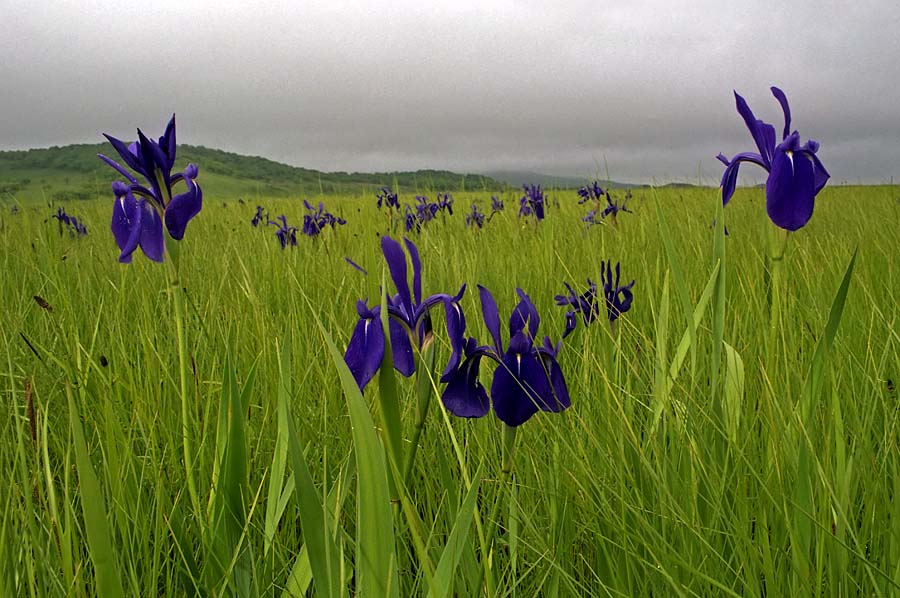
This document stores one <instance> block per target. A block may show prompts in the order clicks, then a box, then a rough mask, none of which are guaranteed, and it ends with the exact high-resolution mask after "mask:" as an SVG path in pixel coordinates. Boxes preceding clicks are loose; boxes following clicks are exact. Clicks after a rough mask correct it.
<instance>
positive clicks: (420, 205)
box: [416, 195, 440, 224]
mask: <svg viewBox="0 0 900 598" xmlns="http://www.w3.org/2000/svg"><path fill="white" fill-rule="evenodd" d="M439 210H440V206H439V205H438V204H436V203H432V202H430V201H429V200H428V198H427V197H425V196H423V195H416V216H417V217H418V219H419V222H421V223H422V224H425V223H427V222H431V220H433V219H434V217H435V216H437V213H438V211H439Z"/></svg>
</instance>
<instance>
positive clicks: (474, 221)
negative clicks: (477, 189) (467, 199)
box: [466, 203, 484, 228]
mask: <svg viewBox="0 0 900 598" xmlns="http://www.w3.org/2000/svg"><path fill="white" fill-rule="evenodd" d="M466 226H474V227H477V228H482V227H483V226H484V214H482V213H481V212H479V211H478V204H477V203H473V204H472V211H471V212H469V213H468V214H466Z"/></svg>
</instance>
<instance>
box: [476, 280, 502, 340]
mask: <svg viewBox="0 0 900 598" xmlns="http://www.w3.org/2000/svg"><path fill="white" fill-rule="evenodd" d="M478 295H479V297H480V298H481V315H482V317H483V318H484V325H485V326H486V327H487V329H488V332H490V333H491V337H492V338H493V339H494V349H496V351H497V354H498V355H499V354H501V353H503V342H502V339H501V338H500V310H498V309H497V302H496V301H494V296H493V295H491V292H490V291H489V290H487V289H486V288H484V287H483V286H481V285H478Z"/></svg>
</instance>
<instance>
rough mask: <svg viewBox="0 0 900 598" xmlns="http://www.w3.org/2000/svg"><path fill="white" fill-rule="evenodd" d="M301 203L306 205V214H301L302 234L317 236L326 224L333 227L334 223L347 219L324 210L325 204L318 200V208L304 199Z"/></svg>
mask: <svg viewBox="0 0 900 598" xmlns="http://www.w3.org/2000/svg"><path fill="white" fill-rule="evenodd" d="M303 205H304V206H306V209H307V214H306V215H305V216H303V229H302V231H303V234H304V235H306V236H307V237H315V236H318V234H319V233H320V232H322V229H323V228H325V227H326V226H330V227H331V228H334V227H335V225H338V224H341V225H344V224H347V221H346V220H344V219H343V218H341V217H339V216H335V215H334V214H332V213H331V212H326V211H325V206H324V205H323V204H322V202H321V201H320V202H319V208H318V210H317V209H316V208H314V207H312V206H311V205H309V202H308V201H306V200H305V199H304V200H303Z"/></svg>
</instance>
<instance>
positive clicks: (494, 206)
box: [491, 195, 503, 216]
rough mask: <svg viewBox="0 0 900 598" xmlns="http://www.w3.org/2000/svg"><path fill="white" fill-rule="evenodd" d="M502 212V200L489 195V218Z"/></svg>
mask: <svg viewBox="0 0 900 598" xmlns="http://www.w3.org/2000/svg"><path fill="white" fill-rule="evenodd" d="M502 211H503V200H502V199H500V198H499V197H497V196H496V195H491V216H493V215H494V214H495V213H497V212H502Z"/></svg>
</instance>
